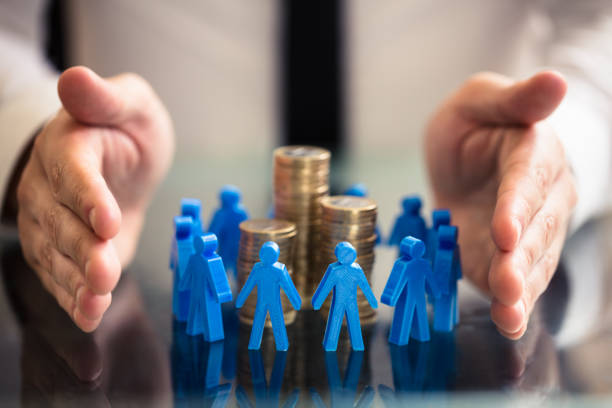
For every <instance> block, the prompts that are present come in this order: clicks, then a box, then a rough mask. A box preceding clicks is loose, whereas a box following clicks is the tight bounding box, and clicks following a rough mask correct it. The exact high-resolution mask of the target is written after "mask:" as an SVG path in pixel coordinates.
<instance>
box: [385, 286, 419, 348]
mask: <svg viewBox="0 0 612 408" xmlns="http://www.w3.org/2000/svg"><path fill="white" fill-rule="evenodd" d="M413 316H414V300H413V299H410V301H409V299H408V292H407V291H406V289H405V288H404V290H402V293H401V294H400V296H399V299H398V300H397V304H396V305H395V313H394V314H393V322H392V323H391V331H390V332H389V343H391V344H396V345H398V346H404V345H406V344H408V341H409V340H410V328H411V327H412V317H413Z"/></svg>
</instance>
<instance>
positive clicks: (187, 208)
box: [181, 198, 204, 237]
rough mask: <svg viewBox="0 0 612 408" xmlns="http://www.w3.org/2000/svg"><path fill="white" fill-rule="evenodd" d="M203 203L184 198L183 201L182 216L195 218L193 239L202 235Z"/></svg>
mask: <svg viewBox="0 0 612 408" xmlns="http://www.w3.org/2000/svg"><path fill="white" fill-rule="evenodd" d="M201 212H202V202H201V201H200V200H198V199H195V198H183V199H182V200H181V215H182V216H185V217H191V218H193V229H192V237H196V236H199V235H202V234H203V233H204V230H203V229H202V218H201V216H200V214H201Z"/></svg>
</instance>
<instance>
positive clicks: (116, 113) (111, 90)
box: [57, 66, 151, 126]
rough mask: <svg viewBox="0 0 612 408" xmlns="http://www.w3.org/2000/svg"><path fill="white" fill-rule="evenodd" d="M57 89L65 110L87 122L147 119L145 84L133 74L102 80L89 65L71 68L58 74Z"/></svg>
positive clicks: (111, 123) (106, 123) (110, 123)
mask: <svg viewBox="0 0 612 408" xmlns="http://www.w3.org/2000/svg"><path fill="white" fill-rule="evenodd" d="M57 90H58V94H59V97H60V99H61V101H62V104H63V105H64V108H65V109H66V110H67V111H68V113H70V115H71V116H72V117H73V118H74V119H76V120H77V121H79V122H82V123H85V124H88V125H103V126H121V125H123V124H125V123H126V122H128V121H133V120H134V119H143V118H145V119H146V117H147V116H146V115H144V112H145V109H146V107H148V106H149V105H150V102H149V101H148V100H150V97H148V96H150V92H151V90H150V89H149V87H148V84H147V83H146V82H145V81H144V80H142V79H141V78H140V77H138V76H137V75H134V74H122V75H119V76H116V77H113V78H110V79H103V78H101V77H100V76H99V75H97V74H96V73H95V72H93V71H92V70H91V69H89V68H86V67H83V66H77V67H72V68H68V69H67V70H66V71H64V72H63V73H62V75H61V76H60V78H59V81H58V84H57Z"/></svg>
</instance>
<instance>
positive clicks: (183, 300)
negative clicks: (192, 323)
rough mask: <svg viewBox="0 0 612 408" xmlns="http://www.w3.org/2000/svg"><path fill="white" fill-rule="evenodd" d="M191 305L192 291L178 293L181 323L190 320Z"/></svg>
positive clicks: (178, 317) (178, 318) (179, 319)
mask: <svg viewBox="0 0 612 408" xmlns="http://www.w3.org/2000/svg"><path fill="white" fill-rule="evenodd" d="M190 304H191V291H190V290H183V291H179V292H178V308H179V309H178V315H177V320H178V321H179V322H186V321H187V319H188V318H189V307H190Z"/></svg>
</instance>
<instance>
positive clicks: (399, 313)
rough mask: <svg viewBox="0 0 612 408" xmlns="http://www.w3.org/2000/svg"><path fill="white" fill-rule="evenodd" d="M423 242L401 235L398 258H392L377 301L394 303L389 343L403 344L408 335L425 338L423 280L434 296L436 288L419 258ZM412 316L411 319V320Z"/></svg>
mask: <svg viewBox="0 0 612 408" xmlns="http://www.w3.org/2000/svg"><path fill="white" fill-rule="evenodd" d="M424 252H425V245H424V244H423V242H422V241H420V240H418V239H416V238H414V237H405V238H404V239H402V242H401V244H400V258H399V259H398V260H397V261H395V264H394V265H393V269H392V270H391V274H390V275H389V279H388V280H387V284H386V285H385V289H384V290H383V294H382V296H381V298H380V301H381V302H382V303H384V304H386V305H389V306H395V313H394V315H393V322H392V324H391V331H390V333H389V342H390V343H392V344H397V345H398V346H403V345H405V344H408V341H409V337H412V338H414V339H416V340H419V341H428V340H429V324H428V321H427V302H426V301H425V283H426V282H427V283H428V284H429V285H430V287H431V288H432V290H433V293H434V296H435V297H438V296H439V295H440V291H439V288H438V285H437V282H436V281H435V280H434V277H433V272H432V270H431V265H430V263H429V261H427V260H426V259H423V254H424ZM413 318H414V319H413Z"/></svg>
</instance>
